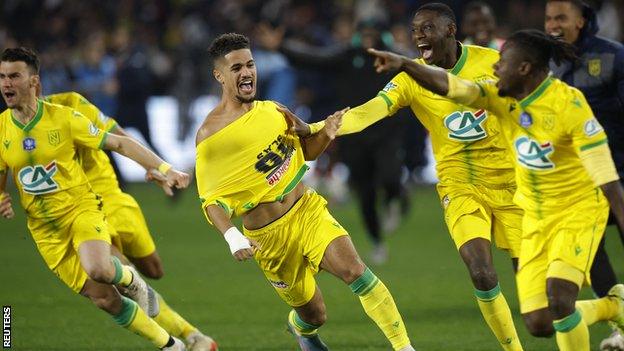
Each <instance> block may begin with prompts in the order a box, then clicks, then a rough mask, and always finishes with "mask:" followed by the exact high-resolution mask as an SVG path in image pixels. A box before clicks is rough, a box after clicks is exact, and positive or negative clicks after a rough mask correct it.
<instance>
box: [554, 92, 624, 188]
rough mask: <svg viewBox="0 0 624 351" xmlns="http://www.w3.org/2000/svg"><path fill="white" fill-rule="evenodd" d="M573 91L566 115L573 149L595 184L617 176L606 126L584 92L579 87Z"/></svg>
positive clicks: (603, 182)
mask: <svg viewBox="0 0 624 351" xmlns="http://www.w3.org/2000/svg"><path fill="white" fill-rule="evenodd" d="M572 92H573V94H572V96H571V100H570V101H569V103H568V108H567V109H566V118H568V121H569V122H570V124H569V125H570V129H569V130H568V133H569V134H570V136H571V138H572V143H573V145H574V149H575V150H576V152H577V154H578V155H579V157H580V158H581V161H582V162H583V166H584V167H585V169H586V170H587V172H588V173H589V175H590V176H591V178H592V180H593V181H594V184H595V185H596V186H600V185H603V184H606V183H609V182H612V181H615V180H618V179H619V176H618V174H617V171H616V169H615V164H614V163H613V158H612V157H611V150H610V149H609V143H608V140H607V135H606V134H605V132H604V129H603V128H602V126H601V125H600V123H599V122H598V120H597V119H596V118H595V117H594V113H593V112H592V110H591V108H590V107H589V104H588V103H587V100H585V96H584V95H583V93H581V92H580V91H579V90H576V89H573V90H572Z"/></svg>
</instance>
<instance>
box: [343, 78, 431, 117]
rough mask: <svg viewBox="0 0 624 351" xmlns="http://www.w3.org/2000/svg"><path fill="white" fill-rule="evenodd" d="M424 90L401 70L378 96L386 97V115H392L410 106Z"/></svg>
mask: <svg viewBox="0 0 624 351" xmlns="http://www.w3.org/2000/svg"><path fill="white" fill-rule="evenodd" d="M422 92H423V88H422V87H421V86H420V85H418V83H416V81H415V80H414V79H412V77H410V76H409V75H408V74H407V73H405V72H401V73H399V74H397V75H396V76H394V78H392V80H391V81H390V82H388V84H386V86H385V87H384V88H383V89H382V90H381V91H380V92H379V94H378V95H377V96H379V97H381V98H382V99H384V101H385V102H386V105H387V112H386V115H388V116H391V115H393V114H395V113H396V112H397V111H398V110H400V109H401V108H403V107H406V106H410V105H411V104H412V102H413V100H414V99H417V98H418V97H419V96H420V94H421V93H422ZM383 117H384V116H382V118H383ZM343 123H344V122H343Z"/></svg>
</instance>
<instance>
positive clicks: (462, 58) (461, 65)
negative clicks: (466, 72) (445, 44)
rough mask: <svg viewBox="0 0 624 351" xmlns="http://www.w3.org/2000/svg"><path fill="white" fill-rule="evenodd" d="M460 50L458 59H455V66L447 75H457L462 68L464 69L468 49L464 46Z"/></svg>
mask: <svg viewBox="0 0 624 351" xmlns="http://www.w3.org/2000/svg"><path fill="white" fill-rule="evenodd" d="M459 45H461V44H459ZM461 49H462V50H461V55H460V56H459V59H457V62H455V66H453V68H451V70H450V71H449V73H451V74H453V75H457V74H458V73H459V72H460V71H461V70H462V68H464V65H465V64H466V60H468V49H467V48H466V46H464V45H461Z"/></svg>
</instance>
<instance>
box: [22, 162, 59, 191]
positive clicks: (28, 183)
mask: <svg viewBox="0 0 624 351" xmlns="http://www.w3.org/2000/svg"><path fill="white" fill-rule="evenodd" d="M17 174H18V178H19V181H20V183H21V184H22V190H24V192H26V193H29V194H32V195H41V194H47V193H52V192H54V191H56V190H58V188H59V186H58V184H57V183H56V182H55V181H54V178H53V177H54V175H55V174H56V161H52V162H50V163H49V164H48V165H46V166H42V165H35V166H26V167H24V168H22V169H20V170H19V172H18V173H17Z"/></svg>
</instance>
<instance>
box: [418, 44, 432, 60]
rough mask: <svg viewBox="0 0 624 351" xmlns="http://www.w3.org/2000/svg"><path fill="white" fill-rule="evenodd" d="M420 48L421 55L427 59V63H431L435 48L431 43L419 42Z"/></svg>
mask: <svg viewBox="0 0 624 351" xmlns="http://www.w3.org/2000/svg"><path fill="white" fill-rule="evenodd" d="M418 50H420V56H421V57H422V58H423V59H424V60H425V61H427V63H430V61H431V58H432V57H433V48H432V46H431V44H427V43H423V44H418Z"/></svg>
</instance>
